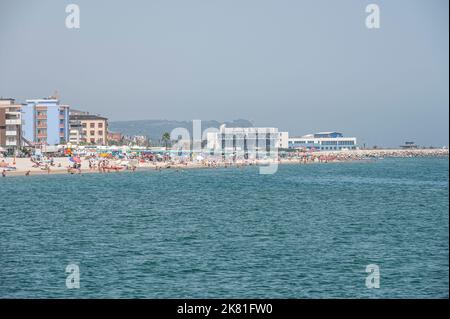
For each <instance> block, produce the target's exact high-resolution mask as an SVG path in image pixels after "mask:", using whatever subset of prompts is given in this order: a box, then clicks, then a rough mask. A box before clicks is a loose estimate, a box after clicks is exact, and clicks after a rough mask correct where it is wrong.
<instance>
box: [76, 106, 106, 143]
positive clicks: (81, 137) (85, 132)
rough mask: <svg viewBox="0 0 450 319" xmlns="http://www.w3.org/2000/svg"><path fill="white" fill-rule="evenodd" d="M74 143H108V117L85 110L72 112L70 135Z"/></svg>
mask: <svg viewBox="0 0 450 319" xmlns="http://www.w3.org/2000/svg"><path fill="white" fill-rule="evenodd" d="M69 141H70V142H71V143H72V144H76V145H78V144H80V143H87V144H95V145H106V144H107V141H108V119H107V118H106V117H103V116H99V115H94V114H89V113H88V112H83V111H75V110H73V111H71V112H70V137H69Z"/></svg>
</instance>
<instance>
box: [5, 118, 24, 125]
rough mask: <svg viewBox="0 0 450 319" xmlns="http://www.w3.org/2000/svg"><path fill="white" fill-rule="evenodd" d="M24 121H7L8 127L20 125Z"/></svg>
mask: <svg viewBox="0 0 450 319" xmlns="http://www.w3.org/2000/svg"><path fill="white" fill-rule="evenodd" d="M21 123H22V121H21V120H20V119H15V120H5V124H6V125H20V124H21Z"/></svg>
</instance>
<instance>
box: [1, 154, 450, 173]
mask: <svg viewBox="0 0 450 319" xmlns="http://www.w3.org/2000/svg"><path fill="white" fill-rule="evenodd" d="M448 155H449V151H448V149H415V150H402V149H384V150H383V149H380V150H352V151H329V152H326V151H321V152H309V153H295V155H291V156H289V157H287V158H280V159H279V164H308V163H333V162H346V161H358V160H368V159H378V158H385V157H439V156H448ZM131 162H132V163H133V167H134V168H135V169H137V170H145V169H147V170H160V169H191V168H217V167H233V166H248V165H258V164H259V163H258V162H243V161H237V162H236V163H229V162H214V163H212V162H210V161H208V160H204V161H201V162H184V163H180V162H176V161H166V162H148V161H145V162H144V161H139V160H132V161H131ZM71 164H72V163H71V162H70V161H69V158H68V157H55V158H53V165H51V166H50V165H48V166H47V167H43V166H41V167H36V165H35V163H33V162H32V161H31V159H30V158H11V157H7V158H0V171H3V170H5V174H6V176H24V175H27V176H31V175H48V174H86V173H114V172H127V171H128V172H132V171H134V170H133V169H131V168H130V167H124V168H122V169H106V170H104V171H101V170H99V169H96V168H90V167H89V161H88V160H86V159H85V158H81V167H80V168H79V169H71ZM8 167H9V168H15V169H8Z"/></svg>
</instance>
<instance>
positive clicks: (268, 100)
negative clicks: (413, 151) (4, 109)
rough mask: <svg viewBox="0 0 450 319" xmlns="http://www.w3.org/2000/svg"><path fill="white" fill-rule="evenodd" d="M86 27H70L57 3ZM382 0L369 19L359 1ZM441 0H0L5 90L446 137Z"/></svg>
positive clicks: (152, 113) (373, 137) (286, 124)
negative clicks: (73, 9)
mask: <svg viewBox="0 0 450 319" xmlns="http://www.w3.org/2000/svg"><path fill="white" fill-rule="evenodd" d="M69 3H76V4H78V5H79V6H80V9H81V19H80V20H81V28H80V29H67V28H66V27H65V19H66V15H67V14H66V12H65V7H66V5H67V4H69ZM369 3H376V4H378V5H379V6H380V9H381V28H380V29H378V30H374V29H367V28H366V26H365V18H366V16H367V13H366V12H365V7H366V5H367V4H369ZM448 10H449V8H448V1H447V0H419V1H416V0H403V1H402V0H395V1H381V0H371V1H365V0H343V1H336V0H327V1H318V0H308V1H306V0H292V1H288V0H146V1H131V0H129V1H123V0H121V1H99V0H96V1H92V0H90V1H86V0H72V1H61V0H53V1H48V0H19V1H18V0H0V96H3V97H14V98H16V99H18V100H19V101H20V102H23V101H24V100H25V99H28V98H40V97H44V96H48V95H51V94H52V93H53V91H54V90H58V91H59V94H60V96H61V100H62V102H64V103H67V104H70V105H71V106H72V107H74V108H78V109H85V110H89V111H91V112H93V113H101V114H102V115H104V116H107V117H109V118H110V120H126V119H176V120H192V119H205V120H206V119H216V120H231V119H237V118H245V119H249V120H252V121H253V122H254V123H255V124H256V125H259V126H276V127H278V128H279V129H280V130H288V131H289V132H290V134H291V135H302V134H306V133H310V132H315V131H324V130H338V131H342V132H343V133H344V134H345V135H352V136H357V137H358V138H359V142H360V143H367V144H368V145H374V144H377V145H385V146H397V145H399V144H401V143H403V142H404V141H406V140H413V141H416V142H417V143H418V144H421V145H423V144H425V145H435V146H442V145H448V131H449V126H448V115H449V93H448V92H449V91H448V85H449V73H448V72H449V42H448V36H449V34H448V30H449V17H448Z"/></svg>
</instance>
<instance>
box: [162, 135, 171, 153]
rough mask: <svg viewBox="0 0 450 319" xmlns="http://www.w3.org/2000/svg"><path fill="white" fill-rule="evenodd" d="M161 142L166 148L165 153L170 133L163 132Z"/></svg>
mask: <svg viewBox="0 0 450 319" xmlns="http://www.w3.org/2000/svg"><path fill="white" fill-rule="evenodd" d="M162 140H163V142H164V145H165V146H166V151H167V149H168V145H169V142H170V133H168V132H165V133H164V134H163V135H162Z"/></svg>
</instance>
